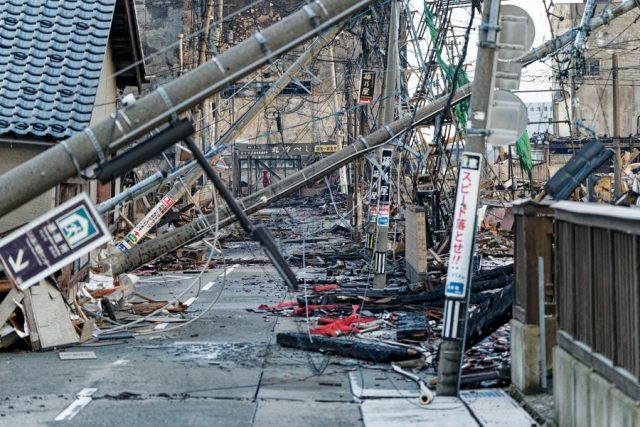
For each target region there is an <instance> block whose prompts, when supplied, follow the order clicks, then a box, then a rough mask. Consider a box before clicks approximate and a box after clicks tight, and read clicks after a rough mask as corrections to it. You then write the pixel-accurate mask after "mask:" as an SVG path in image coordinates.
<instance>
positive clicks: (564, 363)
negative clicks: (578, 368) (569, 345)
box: [553, 347, 583, 427]
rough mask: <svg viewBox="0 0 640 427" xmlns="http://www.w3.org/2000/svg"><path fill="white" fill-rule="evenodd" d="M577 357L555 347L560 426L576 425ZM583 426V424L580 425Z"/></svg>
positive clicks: (557, 408) (556, 392)
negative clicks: (575, 372)
mask: <svg viewBox="0 0 640 427" xmlns="http://www.w3.org/2000/svg"><path fill="white" fill-rule="evenodd" d="M574 364H575V359H574V358H573V357H571V355H570V354H569V353H567V352H566V351H564V350H562V349H561V348H560V347H554V348H553V396H554V400H555V411H556V417H555V418H556V423H557V425H558V427H575V426H576V424H575V417H574V413H575V394H574V388H575V381H574ZM580 427H583V426H580Z"/></svg>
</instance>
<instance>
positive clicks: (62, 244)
mask: <svg viewBox="0 0 640 427" xmlns="http://www.w3.org/2000/svg"><path fill="white" fill-rule="evenodd" d="M110 240H111V234H110V233H109V230H108V229H107V227H106V226H105V225H104V223H103V222H102V219H101V218H100V214H99V213H98V211H97V210H96V208H95V206H94V205H93V203H92V202H91V200H90V199H89V197H88V196H87V195H86V194H85V193H82V194H79V195H78V196H76V197H74V198H73V199H71V200H69V201H67V202H65V203H63V204H61V205H60V206H58V207H57V208H55V209H54V210H52V211H51V212H47V213H46V214H45V215H43V216H41V217H40V218H37V219H35V220H34V221H31V222H30V223H29V224H27V225H25V226H24V227H22V228H20V229H19V230H16V231H14V232H13V233H11V234H10V235H8V236H7V237H5V238H4V239H2V240H0V261H2V264H3V265H4V271H5V273H7V275H8V276H9V277H10V278H11V279H12V280H13V281H14V282H15V284H16V285H17V286H18V287H19V288H20V289H21V290H25V289H27V288H28V287H29V286H31V285H33V284H35V283H37V282H39V281H40V280H42V279H44V278H45V277H47V276H49V275H50V274H52V273H54V272H56V271H58V270H60V269H61V268H62V267H64V266H65V265H67V264H69V263H71V262H72V261H74V260H76V259H78V258H80V257H81V256H83V255H85V254H87V253H88V252H90V251H92V250H93V249H95V248H97V247H98V246H100V245H102V244H104V243H107V242H108V241H110Z"/></svg>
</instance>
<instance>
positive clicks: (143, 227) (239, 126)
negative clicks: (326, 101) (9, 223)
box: [118, 25, 341, 252]
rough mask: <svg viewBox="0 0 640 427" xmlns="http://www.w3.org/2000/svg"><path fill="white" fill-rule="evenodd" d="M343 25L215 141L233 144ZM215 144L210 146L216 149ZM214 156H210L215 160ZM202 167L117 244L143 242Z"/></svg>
mask: <svg viewBox="0 0 640 427" xmlns="http://www.w3.org/2000/svg"><path fill="white" fill-rule="evenodd" d="M340 29H341V26H339V25H337V26H335V27H333V28H332V29H330V30H329V31H327V32H326V33H325V34H321V35H319V36H318V37H317V38H316V39H315V40H314V41H313V43H312V44H311V46H309V49H307V50H305V51H304V53H303V54H302V55H301V56H300V57H299V58H298V59H297V60H296V62H294V63H293V65H291V66H290V67H289V68H288V69H287V70H286V71H285V72H284V73H283V74H282V75H281V76H280V78H279V79H278V80H277V81H276V82H275V83H274V84H273V86H271V88H270V89H269V90H268V91H267V92H266V93H265V94H264V95H263V96H262V97H260V98H259V99H258V100H257V101H256V102H255V103H254V104H253V105H252V106H251V108H249V110H247V112H246V113H244V114H243V115H242V117H240V119H238V121H236V122H235V123H234V124H233V126H232V127H231V128H230V129H229V130H227V132H225V134H224V135H223V136H222V138H221V139H220V140H219V141H214V144H215V145H218V146H225V145H227V144H232V143H233V141H235V139H236V138H238V137H239V136H240V135H241V134H242V132H243V131H244V130H245V129H246V128H247V127H248V126H249V125H251V124H252V123H253V122H254V121H255V120H256V118H257V117H258V116H259V114H260V113H262V112H263V111H264V110H266V109H267V107H268V106H269V105H270V104H271V103H272V102H273V101H274V100H275V99H276V98H277V97H278V95H280V93H281V92H282V90H283V89H284V88H285V87H287V85H288V84H289V83H290V82H291V81H292V80H293V78H294V77H295V75H296V74H298V73H299V72H300V71H302V70H303V69H304V68H305V67H306V66H307V65H308V64H309V63H310V62H311V60H312V59H313V58H315V57H316V56H317V55H318V54H319V53H320V51H321V50H322V49H324V48H325V47H326V46H327V44H329V43H330V42H331V41H332V40H333V38H334V37H335V36H336V34H338V32H339V31H340ZM213 148H214V145H213V144H212V146H211V147H210V148H209V150H213ZM213 159H214V157H211V160H210V162H211V161H213ZM202 174H203V171H202V169H201V168H199V167H198V164H197V163H192V164H190V165H189V166H188V167H187V168H186V169H185V171H184V175H183V176H182V177H179V178H178V179H177V180H176V182H174V184H173V185H172V187H171V189H170V190H169V191H168V192H167V193H166V194H165V195H164V196H163V197H161V200H160V201H159V202H158V203H157V204H156V205H155V206H154V207H153V208H152V209H151V210H150V211H149V213H147V215H145V217H144V218H143V219H142V220H140V222H139V223H138V224H137V225H136V226H135V227H134V228H133V229H132V230H131V231H130V232H129V233H127V234H126V235H125V238H124V240H123V241H122V242H120V243H119V244H118V248H119V249H120V250H121V251H123V252H126V251H128V250H129V249H131V248H132V247H133V246H135V245H137V244H138V243H140V241H141V240H142V239H143V238H144V237H145V236H146V235H147V233H148V232H149V231H150V230H151V229H152V228H153V226H154V225H155V224H157V223H158V222H159V221H160V220H161V219H162V217H164V215H165V214H166V213H167V212H169V209H171V207H172V206H173V205H174V204H176V203H177V202H178V201H179V200H180V199H182V198H183V197H184V196H185V195H186V194H188V193H189V190H190V189H191V187H192V186H193V185H194V184H195V183H196V181H197V180H198V179H200V177H201V176H202Z"/></svg>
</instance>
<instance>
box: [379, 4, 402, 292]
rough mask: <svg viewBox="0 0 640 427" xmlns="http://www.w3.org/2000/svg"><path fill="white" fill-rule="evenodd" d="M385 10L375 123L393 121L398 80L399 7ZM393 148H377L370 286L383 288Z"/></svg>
mask: <svg viewBox="0 0 640 427" xmlns="http://www.w3.org/2000/svg"><path fill="white" fill-rule="evenodd" d="M390 7H391V10H390V13H389V40H388V43H387V69H386V73H385V79H384V92H383V98H382V108H383V112H384V114H382V115H381V119H380V124H379V127H384V126H385V125H386V124H388V123H391V122H393V119H394V118H395V112H396V83H397V80H398V30H399V27H400V8H401V7H402V5H399V4H398V1H396V0H392V1H391V5H390ZM393 154H394V151H393V150H385V149H380V150H378V159H380V177H379V178H378V200H377V201H375V202H376V203H377V206H376V208H377V209H376V210H377V212H378V215H377V217H376V221H375V225H374V226H375V231H374V233H375V234H376V245H375V250H374V253H373V266H374V267H373V272H374V277H373V287H374V288H377V289H383V288H384V287H385V285H386V283H387V273H386V271H387V268H386V266H387V250H388V248H389V217H390V214H391V172H392V167H391V166H392V165H393V157H394V155H393Z"/></svg>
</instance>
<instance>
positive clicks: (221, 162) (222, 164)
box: [213, 159, 227, 172]
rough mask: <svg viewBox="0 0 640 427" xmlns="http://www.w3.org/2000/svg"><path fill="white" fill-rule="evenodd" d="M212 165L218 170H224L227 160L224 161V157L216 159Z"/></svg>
mask: <svg viewBox="0 0 640 427" xmlns="http://www.w3.org/2000/svg"><path fill="white" fill-rule="evenodd" d="M213 167H214V168H215V169H216V170H217V171H218V172H224V171H225V170H226V169H227V162H225V161H224V159H218V160H216V163H215V164H214V165H213Z"/></svg>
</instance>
